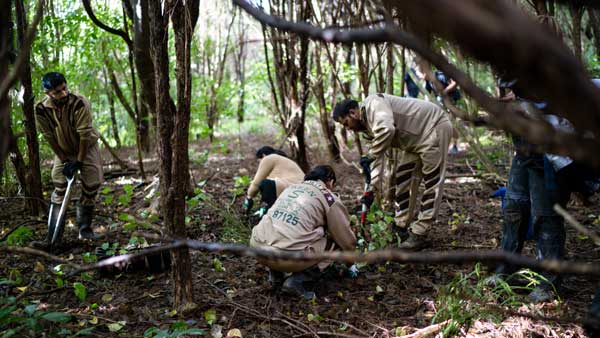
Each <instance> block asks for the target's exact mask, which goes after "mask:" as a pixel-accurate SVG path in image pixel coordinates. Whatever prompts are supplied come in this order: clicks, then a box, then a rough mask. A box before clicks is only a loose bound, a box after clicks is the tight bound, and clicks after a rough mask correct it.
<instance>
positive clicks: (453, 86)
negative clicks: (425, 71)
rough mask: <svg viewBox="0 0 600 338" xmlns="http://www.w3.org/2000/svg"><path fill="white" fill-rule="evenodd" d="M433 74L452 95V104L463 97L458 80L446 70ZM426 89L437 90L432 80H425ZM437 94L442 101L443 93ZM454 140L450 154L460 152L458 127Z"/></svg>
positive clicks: (429, 90)
mask: <svg viewBox="0 0 600 338" xmlns="http://www.w3.org/2000/svg"><path fill="white" fill-rule="evenodd" d="M433 75H434V76H435V78H436V79H437V80H438V81H439V82H440V83H441V84H442V86H443V87H444V90H443V92H444V94H447V95H448V97H450V100H452V104H456V103H457V102H458V101H459V100H460V99H461V98H462V96H461V95H460V90H458V84H457V83H456V81H454V80H453V79H451V78H449V77H448V76H446V74H444V72H442V71H441V70H436V71H435V72H434V73H433ZM425 89H426V90H427V92H429V93H432V92H435V87H434V86H433V83H431V81H425ZM436 96H437V99H438V101H440V102H442V99H441V95H440V94H438V93H436ZM452 141H453V142H452V148H451V149H450V154H456V153H458V144H457V142H458V132H457V131H456V129H455V130H453V133H452Z"/></svg>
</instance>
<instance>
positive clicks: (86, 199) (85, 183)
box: [51, 143, 104, 205]
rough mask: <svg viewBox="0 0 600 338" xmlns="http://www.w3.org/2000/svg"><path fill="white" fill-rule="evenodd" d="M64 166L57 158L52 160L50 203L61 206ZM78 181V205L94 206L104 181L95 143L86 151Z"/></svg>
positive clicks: (64, 186) (65, 184)
mask: <svg viewBox="0 0 600 338" xmlns="http://www.w3.org/2000/svg"><path fill="white" fill-rule="evenodd" d="M71 160H75V159H74V158H73V159H71ZM64 166H65V165H64V164H63V163H62V162H61V161H60V159H59V158H58V157H55V158H54V166H53V167H52V182H53V183H54V192H52V197H51V201H52V203H56V204H61V203H62V201H63V198H64V196H65V192H66V190H67V178H66V177H65V175H63V173H62V171H63V168H64ZM79 180H80V181H81V199H80V200H79V202H80V204H81V205H94V201H95V199H96V195H97V194H98V189H99V188H100V185H101V184H102V182H103V180H104V177H103V173H102V161H101V160H100V149H99V148H98V144H97V143H94V144H92V145H91V146H90V148H89V149H88V152H87V154H86V157H85V159H84V161H83V167H82V168H81V170H80V172H79Z"/></svg>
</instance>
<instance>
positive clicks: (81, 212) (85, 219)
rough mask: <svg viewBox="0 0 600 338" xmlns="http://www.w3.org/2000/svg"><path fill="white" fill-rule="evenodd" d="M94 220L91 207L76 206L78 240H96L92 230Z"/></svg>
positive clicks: (92, 207)
mask: <svg viewBox="0 0 600 338" xmlns="http://www.w3.org/2000/svg"><path fill="white" fill-rule="evenodd" d="M93 218H94V206H93V205H81V204H78V205H77V226H78V227H79V239H80V240H81V239H98V238H99V237H98V236H97V235H96V234H95V233H94V230H92V219H93Z"/></svg>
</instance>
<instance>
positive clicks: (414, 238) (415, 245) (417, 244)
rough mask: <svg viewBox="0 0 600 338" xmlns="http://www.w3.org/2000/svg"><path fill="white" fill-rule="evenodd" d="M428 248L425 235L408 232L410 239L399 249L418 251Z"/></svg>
mask: <svg viewBox="0 0 600 338" xmlns="http://www.w3.org/2000/svg"><path fill="white" fill-rule="evenodd" d="M425 246H427V241H426V240H425V236H424V235H417V234H415V233H413V232H412V231H410V230H409V231H408V238H407V239H406V240H405V241H404V242H402V243H401V244H400V245H399V246H398V249H404V250H412V251H418V250H421V249H423V248H424V247H425Z"/></svg>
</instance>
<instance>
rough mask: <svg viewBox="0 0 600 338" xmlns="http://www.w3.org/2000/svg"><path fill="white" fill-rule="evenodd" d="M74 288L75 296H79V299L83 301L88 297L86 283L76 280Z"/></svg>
mask: <svg viewBox="0 0 600 338" xmlns="http://www.w3.org/2000/svg"><path fill="white" fill-rule="evenodd" d="M73 289H74V290H75V296H77V298H79V300H80V301H82V302H83V301H84V300H85V298H86V297H87V289H86V287H85V285H83V284H81V283H79V282H75V283H73Z"/></svg>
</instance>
